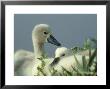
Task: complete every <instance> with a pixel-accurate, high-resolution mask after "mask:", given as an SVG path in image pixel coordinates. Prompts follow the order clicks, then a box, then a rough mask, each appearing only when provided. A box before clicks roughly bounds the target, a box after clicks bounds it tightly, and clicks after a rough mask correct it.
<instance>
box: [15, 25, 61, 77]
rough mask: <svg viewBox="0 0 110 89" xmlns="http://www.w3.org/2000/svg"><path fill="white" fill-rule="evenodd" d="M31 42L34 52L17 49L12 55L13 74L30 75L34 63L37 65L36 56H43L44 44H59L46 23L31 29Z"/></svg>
mask: <svg viewBox="0 0 110 89" xmlns="http://www.w3.org/2000/svg"><path fill="white" fill-rule="evenodd" d="M32 42H33V48H34V52H30V51H27V50H18V51H16V52H15V55H14V75H15V76H32V75H34V74H36V72H35V71H34V70H35V69H34V68H35V67H37V66H36V65H39V62H40V61H39V60H38V58H41V57H44V56H45V51H44V44H45V43H46V42H49V43H51V44H54V45H57V46H60V45H61V44H60V43H59V42H58V41H57V40H56V39H55V38H54V37H53V36H52V32H51V28H50V26H49V25H47V24H39V25H36V26H35V27H34V29H33V31H32Z"/></svg>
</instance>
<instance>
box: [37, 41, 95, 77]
mask: <svg viewBox="0 0 110 89" xmlns="http://www.w3.org/2000/svg"><path fill="white" fill-rule="evenodd" d="M92 44H94V46H92ZM84 50H89V59H88V61H87V59H86V56H82V63H79V61H78V59H77V57H76V56H75V54H77V53H78V52H81V51H84ZM92 50H94V51H93V53H91V52H92ZM72 51H73V55H74V59H75V61H76V63H77V66H75V67H73V66H71V67H72V69H73V70H72V71H69V70H68V69H65V68H64V67H62V72H60V73H58V72H57V70H55V69H54V68H52V69H51V70H49V71H50V73H51V76H97V60H96V59H97V40H96V39H87V40H86V41H85V42H84V44H83V47H82V48H81V47H74V48H72ZM40 60H41V62H42V64H41V67H37V69H38V70H39V72H40V74H42V75H43V76H47V74H46V73H44V72H43V70H44V67H45V62H44V61H43V58H41V59H40ZM38 75H39V74H38Z"/></svg>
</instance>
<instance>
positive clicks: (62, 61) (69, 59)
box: [50, 47, 93, 73]
mask: <svg viewBox="0 0 110 89" xmlns="http://www.w3.org/2000/svg"><path fill="white" fill-rule="evenodd" d="M87 52H88V51H84V52H80V53H78V54H73V52H72V50H71V49H68V48H66V47H60V48H57V49H56V51H55V58H54V60H53V61H52V62H51V64H50V68H52V67H53V68H54V69H55V70H57V72H59V73H62V72H63V70H62V67H63V68H65V69H67V70H68V71H73V68H72V67H76V66H77V62H76V59H75V57H76V58H77V60H78V62H79V63H80V64H82V63H83V62H82V56H85V58H86V61H87V62H88V59H89V55H87V54H88V53H87ZM92 52H93V51H92Z"/></svg>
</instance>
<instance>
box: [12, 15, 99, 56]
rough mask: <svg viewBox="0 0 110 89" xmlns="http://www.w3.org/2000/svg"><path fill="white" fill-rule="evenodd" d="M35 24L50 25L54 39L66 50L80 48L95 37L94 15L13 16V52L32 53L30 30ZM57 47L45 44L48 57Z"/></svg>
mask: <svg viewBox="0 0 110 89" xmlns="http://www.w3.org/2000/svg"><path fill="white" fill-rule="evenodd" d="M36 24H48V25H50V27H51V29H52V32H53V35H54V37H55V38H56V39H57V40H58V41H59V42H60V43H61V44H62V46H65V47H67V48H73V47H76V46H78V47H82V46H83V42H84V40H85V39H87V38H96V37H97V15H96V14H15V16H14V51H17V50H19V49H24V50H29V51H33V45H32V30H33V28H34V26H35V25H36ZM56 48H57V47H56V46H54V45H52V44H50V43H46V44H45V50H46V53H48V56H52V57H53V56H54V52H55V49H56Z"/></svg>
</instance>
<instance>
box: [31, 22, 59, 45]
mask: <svg viewBox="0 0 110 89" xmlns="http://www.w3.org/2000/svg"><path fill="white" fill-rule="evenodd" d="M32 39H33V40H34V41H37V43H39V44H44V43H45V42H48V43H51V44H54V45H56V46H60V45H61V44H60V43H59V42H58V41H57V40H56V39H55V38H54V37H53V36H52V32H51V28H50V26H49V25H47V24H38V25H36V26H35V27H34V30H33V32H32Z"/></svg>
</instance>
